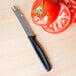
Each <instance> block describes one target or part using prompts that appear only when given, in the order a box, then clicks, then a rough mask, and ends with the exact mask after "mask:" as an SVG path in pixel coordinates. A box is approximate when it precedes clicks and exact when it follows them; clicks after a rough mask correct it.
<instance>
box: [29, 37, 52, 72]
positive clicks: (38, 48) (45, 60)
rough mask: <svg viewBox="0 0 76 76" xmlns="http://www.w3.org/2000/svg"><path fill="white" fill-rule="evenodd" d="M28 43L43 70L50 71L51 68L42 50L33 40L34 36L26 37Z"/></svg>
mask: <svg viewBox="0 0 76 76" xmlns="http://www.w3.org/2000/svg"><path fill="white" fill-rule="evenodd" d="M28 38H29V40H30V42H31V43H32V46H33V47H34V49H35V51H36V53H37V55H38V57H39V58H40V60H41V62H42V64H43V65H44V67H45V69H46V70H47V71H50V69H51V67H50V65H49V63H48V61H47V59H46V57H45V55H44V53H43V51H42V49H41V48H40V46H39V45H38V44H37V42H36V40H35V36H29V37H28Z"/></svg>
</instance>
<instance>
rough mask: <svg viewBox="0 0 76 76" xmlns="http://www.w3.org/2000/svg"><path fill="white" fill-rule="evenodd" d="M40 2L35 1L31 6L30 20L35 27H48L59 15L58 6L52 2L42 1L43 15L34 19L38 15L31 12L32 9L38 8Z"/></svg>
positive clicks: (50, 0)
mask: <svg viewBox="0 0 76 76" xmlns="http://www.w3.org/2000/svg"><path fill="white" fill-rule="evenodd" d="M41 2H42V0H36V1H35V2H34V4H33V6H32V10H31V18H32V21H33V22H34V23H35V24H37V25H40V26H42V25H49V24H51V23H52V22H54V21H55V19H56V18H57V16H58V13H59V5H58V4H57V3H55V2H53V0H43V13H44V14H40V15H39V16H37V17H36V18H34V17H35V16H36V15H38V13H34V12H32V11H33V10H34V9H36V8H38V7H39V6H40V4H41Z"/></svg>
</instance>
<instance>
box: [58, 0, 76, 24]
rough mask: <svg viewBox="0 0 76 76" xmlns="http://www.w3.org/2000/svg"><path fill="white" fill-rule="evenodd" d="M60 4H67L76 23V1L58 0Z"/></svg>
mask: <svg viewBox="0 0 76 76" xmlns="http://www.w3.org/2000/svg"><path fill="white" fill-rule="evenodd" d="M58 1H59V2H62V3H65V4H66V5H67V6H68V8H69V9H70V10H71V13H72V22H73V23H76V0H58Z"/></svg>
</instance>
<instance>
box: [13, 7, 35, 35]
mask: <svg viewBox="0 0 76 76" xmlns="http://www.w3.org/2000/svg"><path fill="white" fill-rule="evenodd" d="M12 10H13V12H14V13H15V15H16V16H17V18H18V20H19V22H20V23H21V25H22V27H23V29H24V31H25V32H26V34H27V36H34V34H33V33H32V31H31V29H30V28H29V26H28V24H27V22H26V20H25V18H24V17H23V15H22V14H21V12H20V10H19V9H18V8H17V7H16V6H13V8H12Z"/></svg>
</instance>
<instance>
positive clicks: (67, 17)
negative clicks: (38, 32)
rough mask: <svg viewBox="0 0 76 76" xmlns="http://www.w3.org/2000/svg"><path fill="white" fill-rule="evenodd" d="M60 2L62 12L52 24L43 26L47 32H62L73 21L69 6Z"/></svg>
mask: <svg viewBox="0 0 76 76" xmlns="http://www.w3.org/2000/svg"><path fill="white" fill-rule="evenodd" d="M59 4H60V12H59V15H58V17H57V19H56V20H55V21H54V22H53V23H52V24H51V25H48V26H47V25H45V26H42V28H43V29H44V30H45V31H46V32H49V33H54V34H57V33H60V32H62V31H64V30H65V29H66V28H68V26H69V25H70V23H71V18H72V16H71V12H70V10H69V8H68V7H67V6H66V5H65V4H63V3H59Z"/></svg>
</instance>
